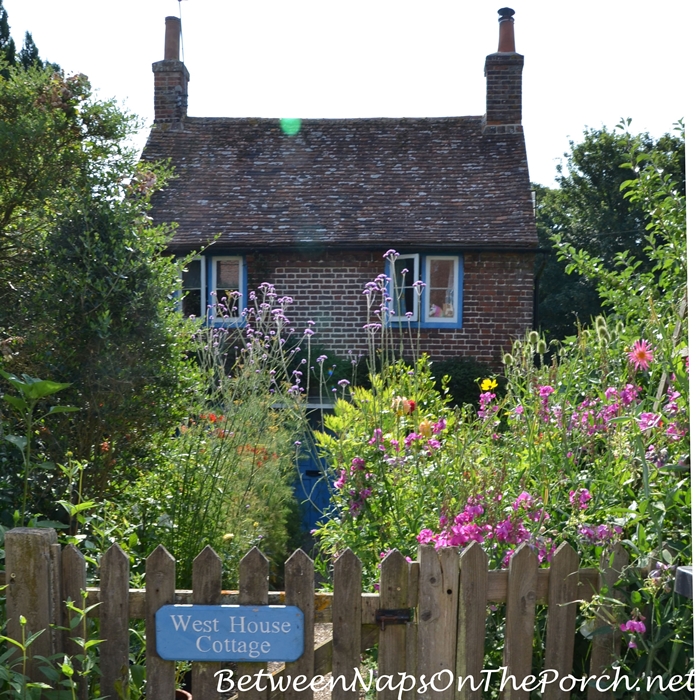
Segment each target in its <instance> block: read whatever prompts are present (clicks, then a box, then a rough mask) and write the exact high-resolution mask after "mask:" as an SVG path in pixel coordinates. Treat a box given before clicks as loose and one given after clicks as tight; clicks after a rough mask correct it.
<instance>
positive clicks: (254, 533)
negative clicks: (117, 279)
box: [125, 285, 304, 587]
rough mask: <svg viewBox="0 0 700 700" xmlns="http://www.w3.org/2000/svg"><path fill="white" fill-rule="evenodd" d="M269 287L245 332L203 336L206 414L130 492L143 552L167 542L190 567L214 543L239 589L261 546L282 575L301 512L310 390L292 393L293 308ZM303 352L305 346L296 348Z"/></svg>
mask: <svg viewBox="0 0 700 700" xmlns="http://www.w3.org/2000/svg"><path fill="white" fill-rule="evenodd" d="M288 303H289V302H288V301H287V298H282V299H280V300H277V297H276V294H275V292H274V288H272V287H271V286H269V285H263V287H262V288H261V290H260V295H259V298H258V300H257V301H256V302H255V304H254V305H251V308H250V309H249V311H248V313H247V315H246V320H247V323H246V325H245V326H244V327H242V328H236V327H231V328H226V327H206V328H202V329H200V330H199V331H198V333H197V336H196V342H197V347H198V360H199V365H200V367H201V368H202V370H203V372H204V375H205V378H206V382H204V383H203V385H202V386H201V389H200V391H201V393H200V395H199V396H198V397H197V398H198V402H196V403H194V404H193V407H194V406H198V407H199V409H198V410H197V413H195V414H192V413H190V414H189V415H188V414H185V415H183V416H181V419H180V425H179V428H178V430H177V433H176V434H173V435H170V436H167V437H164V438H163V439H162V441H161V442H160V443H159V444H158V447H159V449H160V454H161V458H160V460H159V461H158V462H156V464H155V465H154V468H153V470H151V471H149V472H144V473H142V474H141V476H140V477H139V478H138V479H137V480H136V481H135V483H134V484H133V486H131V487H129V488H128V490H127V494H126V498H125V504H126V505H127V507H128V508H129V510H130V511H131V513H132V519H133V517H134V516H136V518H137V519H138V520H139V521H140V522H141V523H142V528H141V530H140V538H141V547H142V548H145V551H150V549H151V548H153V547H154V546H156V545H157V544H158V543H162V544H164V545H165V546H166V547H167V548H168V550H169V551H170V552H171V553H172V554H173V555H174V556H175V557H176V559H177V560H178V561H179V562H183V564H184V566H182V567H179V568H178V577H179V578H178V580H179V583H180V585H182V586H187V585H189V583H190V581H191V579H190V576H191V568H190V566H189V564H190V562H192V560H193V559H194V558H195V557H196V556H197V555H198V554H199V552H200V551H201V550H202V548H203V547H204V546H205V545H207V544H209V545H211V546H212V547H213V548H214V549H215V550H216V551H217V552H218V553H219V554H220V555H221V556H222V557H223V559H224V577H225V582H226V586H227V587H235V586H236V585H237V578H236V577H237V575H238V561H239V559H240V558H242V557H243V556H244V555H245V554H246V553H247V551H248V549H250V547H252V546H254V545H255V546H258V547H259V548H260V549H261V550H262V551H263V552H264V553H265V554H266V555H267V556H268V557H269V558H270V559H271V560H272V563H273V575H274V574H276V573H278V572H279V571H281V568H282V564H283V562H284V560H285V559H286V556H287V554H288V531H287V524H288V520H289V519H290V517H291V515H292V512H293V511H292V489H291V480H292V477H293V476H294V474H295V469H294V449H295V446H294V442H295V439H296V438H297V437H298V436H299V434H300V433H301V431H302V428H303V420H304V407H303V399H302V393H301V392H300V391H295V390H292V382H291V381H290V379H291V367H292V363H294V362H295V360H294V357H295V355H296V348H295V346H294V345H290V346H287V344H286V342H285V341H286V339H287V333H286V331H285V326H286V325H287V324H288V321H287V320H286V318H285V317H284V311H285V308H286V306H287V304H288ZM296 347H298V346H296Z"/></svg>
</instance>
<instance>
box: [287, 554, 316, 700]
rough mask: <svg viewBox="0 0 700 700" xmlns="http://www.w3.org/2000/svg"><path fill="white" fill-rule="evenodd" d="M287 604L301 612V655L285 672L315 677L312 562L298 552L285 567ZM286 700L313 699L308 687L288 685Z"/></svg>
mask: <svg viewBox="0 0 700 700" xmlns="http://www.w3.org/2000/svg"><path fill="white" fill-rule="evenodd" d="M284 582H285V589H286V591H285V597H284V602H285V604H286V605H296V606H297V607H298V608H299V609H300V610H301V611H302V612H303V613H304V653H303V654H302V655H301V657H300V658H299V659H298V660H297V661H294V662H292V663H288V664H287V665H286V667H285V670H284V673H285V675H289V676H306V677H307V678H311V677H312V676H313V675H314V609H315V605H314V562H313V560H312V559H311V558H310V557H309V556H308V555H307V554H306V552H303V551H302V550H301V549H297V550H296V552H294V554H292V556H291V557H289V559H287V561H286V563H285V565H284ZM284 697H285V700H313V697H314V693H313V690H311V688H305V689H304V690H299V691H295V690H294V689H293V688H292V687H291V685H290V686H289V688H288V689H287V691H286V692H285V693H284Z"/></svg>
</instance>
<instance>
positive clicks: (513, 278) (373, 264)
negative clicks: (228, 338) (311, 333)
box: [246, 251, 534, 367]
mask: <svg viewBox="0 0 700 700" xmlns="http://www.w3.org/2000/svg"><path fill="white" fill-rule="evenodd" d="M280 258H281V256H279V255H274V254H259V255H248V256H247V257H246V260H247V265H248V291H249V292H250V291H253V290H255V289H256V288H257V287H258V286H259V285H260V284H261V283H262V282H269V283H271V284H274V285H275V288H276V290H277V293H278V294H281V295H287V296H291V297H293V298H294V304H293V305H292V306H291V309H290V313H289V317H290V320H291V321H292V325H293V326H294V327H295V328H297V330H298V331H301V330H302V329H303V328H306V323H307V321H308V320H313V321H314V322H315V323H316V325H315V327H314V330H315V332H316V335H315V337H314V341H315V342H316V343H317V344H319V345H322V346H323V347H324V348H325V349H326V350H331V351H332V352H334V353H335V354H337V355H339V356H341V357H343V356H346V355H347V354H348V353H350V352H351V353H352V354H353V355H355V356H356V355H358V354H361V355H366V354H367V348H368V341H367V336H366V331H365V330H363V326H364V325H365V324H366V323H367V322H368V318H367V303H366V297H365V296H363V295H362V291H363V289H364V287H365V284H366V283H367V282H370V281H372V280H373V279H374V278H375V277H376V276H377V275H379V274H381V273H383V272H385V262H384V259H383V257H382V254H381V253H379V252H370V251H357V252H343V253H342V254H340V255H338V254H337V253H335V254H334V253H333V252H332V251H323V252H319V253H299V254H291V253H286V254H285V255H284V258H282V259H280ZM533 289H534V286H533V256H532V255H528V254H521V253H465V254H464V289H463V296H462V318H463V323H462V328H460V329H442V328H440V329H435V328H430V329H421V331H420V346H419V349H420V351H421V352H427V353H428V354H429V355H430V356H431V357H432V358H433V359H435V360H441V359H446V358H450V357H455V356H470V357H473V358H475V359H477V360H479V361H482V362H486V363H489V364H492V365H493V366H494V367H497V366H499V365H500V361H501V354H502V352H504V351H505V350H507V349H508V348H509V347H510V344H511V342H512V340H513V339H514V338H517V337H520V336H522V335H523V334H524V333H525V332H527V331H528V330H529V329H530V328H531V324H532V308H533ZM375 308H376V307H375ZM370 321H371V322H374V321H376V317H374V316H372V317H371V318H370ZM392 334H393V335H394V338H395V340H396V342H397V343H398V329H392ZM414 336H415V333H414ZM406 345H407V343H406Z"/></svg>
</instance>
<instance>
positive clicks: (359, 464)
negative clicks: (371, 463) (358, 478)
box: [350, 457, 365, 472]
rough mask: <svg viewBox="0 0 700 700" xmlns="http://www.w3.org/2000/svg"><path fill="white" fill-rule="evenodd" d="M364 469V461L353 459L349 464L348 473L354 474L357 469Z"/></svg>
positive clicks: (357, 458)
mask: <svg viewBox="0 0 700 700" xmlns="http://www.w3.org/2000/svg"><path fill="white" fill-rule="evenodd" d="M364 468H365V460H364V459H362V457H353V459H352V462H350V471H351V472H356V471H357V470H358V469H364Z"/></svg>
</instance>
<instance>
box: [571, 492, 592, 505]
mask: <svg viewBox="0 0 700 700" xmlns="http://www.w3.org/2000/svg"><path fill="white" fill-rule="evenodd" d="M590 500H591V493H590V491H589V490H588V489H581V490H580V491H579V490H578V489H576V491H569V503H571V505H572V506H574V507H575V508H578V509H579V510H586V508H588V501H590Z"/></svg>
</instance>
